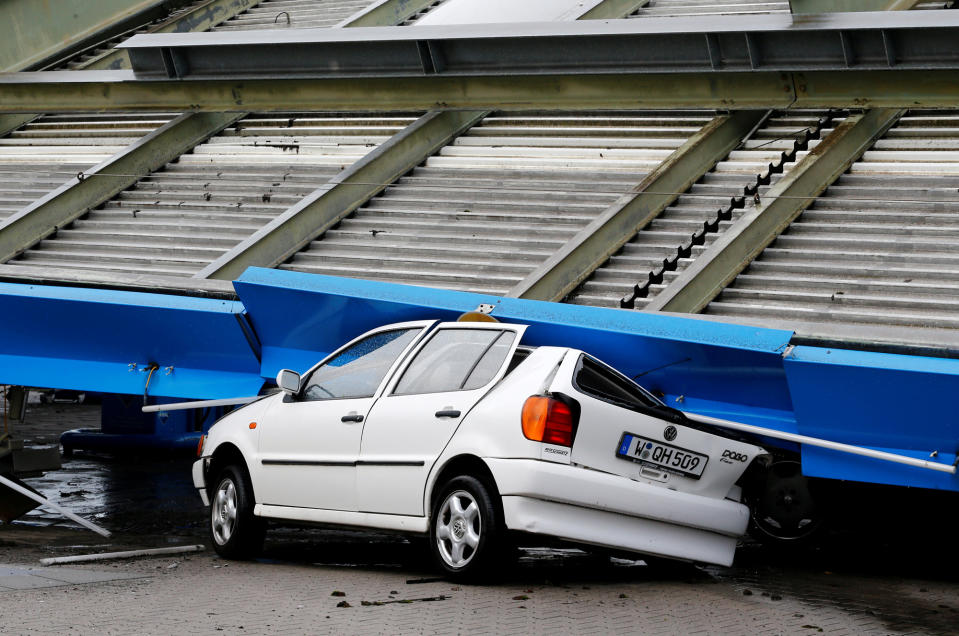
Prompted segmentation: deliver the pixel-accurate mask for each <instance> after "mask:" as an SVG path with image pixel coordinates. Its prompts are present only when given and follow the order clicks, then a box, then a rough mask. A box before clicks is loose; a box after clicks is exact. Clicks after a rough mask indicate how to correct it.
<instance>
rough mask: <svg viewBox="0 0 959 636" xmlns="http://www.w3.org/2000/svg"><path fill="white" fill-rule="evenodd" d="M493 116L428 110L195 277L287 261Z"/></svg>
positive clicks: (221, 275) (232, 273)
mask: <svg viewBox="0 0 959 636" xmlns="http://www.w3.org/2000/svg"><path fill="white" fill-rule="evenodd" d="M487 114H488V113H487V112H486V111H480V112H476V111H434V112H431V113H427V114H426V115H424V116H423V117H420V118H419V119H418V120H417V121H415V122H414V123H413V124H411V125H409V126H407V127H406V128H404V129H403V130H402V131H400V132H398V133H397V134H395V135H393V136H392V137H391V138H390V139H388V140H387V141H386V142H384V143H383V144H382V145H380V146H379V147H378V148H376V149H375V150H373V151H372V152H370V153H369V154H367V155H366V156H365V157H363V158H362V159H360V160H359V161H357V162H356V163H354V164H353V165H352V166H350V167H349V168H347V169H346V170H344V171H343V172H341V173H340V174H338V175H337V176H335V177H333V178H332V179H331V180H330V181H329V183H327V184H325V185H324V186H323V187H321V188H319V189H318V190H315V191H314V192H313V193H311V194H310V195H309V196H307V197H306V198H304V199H303V200H302V201H300V202H299V203H297V204H296V205H294V206H293V207H291V208H289V209H287V210H286V211H285V212H283V214H281V215H280V216H278V217H277V218H276V219H274V220H273V221H271V222H270V223H269V224H267V225H266V226H265V227H263V228H261V229H260V230H259V231H257V232H256V233H255V234H253V235H252V236H250V237H249V238H248V239H246V240H245V241H243V242H242V243H240V244H239V245H237V246H236V247H234V248H233V249H231V250H230V251H228V252H227V253H225V254H224V255H223V256H221V257H220V258H218V259H217V260H216V261H214V262H213V263H211V264H210V265H208V266H206V267H205V268H203V270H202V271H200V272H198V273H197V274H196V275H195V278H222V279H227V280H232V279H234V278H237V277H238V276H239V275H240V274H242V273H243V271H244V270H245V269H246V268H247V267H250V266H252V265H257V266H260V267H274V266H276V265H277V264H279V263H282V262H283V261H284V260H286V259H287V258H289V257H290V256H292V255H293V254H295V253H296V252H298V251H299V250H301V249H302V248H303V247H305V246H306V245H308V244H309V243H310V241H311V240H313V238H314V237H316V236H319V235H320V234H322V233H323V232H325V231H326V230H328V229H330V228H331V227H333V226H334V225H336V224H337V223H339V222H340V221H342V220H343V219H344V218H345V217H347V216H348V215H350V214H352V213H353V211H354V210H356V209H357V208H358V207H360V206H361V205H363V204H364V203H366V202H367V201H368V200H369V199H370V198H371V197H373V196H375V195H376V194H377V193H379V192H381V191H382V190H384V189H385V188H386V186H387V184H389V183H392V182H393V181H395V180H396V179H398V178H399V177H401V176H402V175H403V174H405V173H407V172H409V171H410V170H412V169H413V168H415V167H416V166H417V165H418V164H420V163H422V162H423V161H424V160H425V159H426V158H427V157H429V156H430V155H431V154H433V153H434V152H436V151H437V150H439V149H440V148H442V147H443V146H445V145H446V144H448V143H449V142H450V140H451V139H453V137H455V136H457V135H458V134H460V133H461V132H463V131H465V130H467V129H469V128H470V127H471V126H473V125H474V124H476V123H477V122H478V121H480V120H481V119H482V118H483V117H485V116H486V115H487Z"/></svg>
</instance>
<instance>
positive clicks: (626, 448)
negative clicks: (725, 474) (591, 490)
mask: <svg viewBox="0 0 959 636" xmlns="http://www.w3.org/2000/svg"><path fill="white" fill-rule="evenodd" d="M616 455H617V456H619V457H625V458H626V459H631V460H633V461H635V462H639V463H640V464H645V465H649V466H655V467H657V468H662V469H663V470H666V471H668V472H673V473H679V474H681V475H685V476H687V477H692V478H693V479H699V478H700V477H702V476H703V471H704V470H705V469H706V462H707V461H709V457H707V456H706V455H703V454H702V453H695V452H693V451H691V450H687V449H685V448H680V447H679V446H670V445H669V444H663V443H662V442H656V441H653V440H651V439H646V438H643V437H640V436H638V435H633V434H632V433H623V439H622V440H621V441H620V443H619V449H617V451H616Z"/></svg>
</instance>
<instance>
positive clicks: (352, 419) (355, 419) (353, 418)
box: [340, 413, 363, 422]
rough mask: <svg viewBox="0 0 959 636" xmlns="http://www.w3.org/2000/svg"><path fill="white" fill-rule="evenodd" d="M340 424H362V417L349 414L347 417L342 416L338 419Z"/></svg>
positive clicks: (356, 414)
mask: <svg viewBox="0 0 959 636" xmlns="http://www.w3.org/2000/svg"><path fill="white" fill-rule="evenodd" d="M340 421H341V422H362V421H363V416H362V415H360V414H359V413H350V414H349V415H344V416H343V417H341V418H340Z"/></svg>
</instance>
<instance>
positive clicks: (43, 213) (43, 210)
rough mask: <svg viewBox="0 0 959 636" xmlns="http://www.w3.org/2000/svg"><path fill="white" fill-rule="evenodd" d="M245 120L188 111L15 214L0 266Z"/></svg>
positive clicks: (0, 234)
mask: <svg viewBox="0 0 959 636" xmlns="http://www.w3.org/2000/svg"><path fill="white" fill-rule="evenodd" d="M239 118H240V115H239V114H236V113H187V114H183V115H180V116H179V117H177V118H176V119H174V120H173V121H171V122H169V123H167V124H165V125H163V126H161V127H160V128H158V129H156V130H154V131H153V132H151V133H149V134H147V135H146V136H144V137H143V138H142V139H140V140H139V141H138V142H136V143H134V144H131V145H130V146H128V147H127V148H125V149H124V150H123V151H121V152H120V153H118V154H117V155H115V156H114V157H112V158H110V159H108V160H107V161H105V162H103V163H101V164H100V165H98V166H94V167H93V168H91V169H90V170H88V171H86V172H84V173H81V175H78V176H77V177H75V178H73V179H71V180H69V181H67V182H66V183H64V184H63V185H62V186H60V187H59V188H57V189H56V190H53V191H52V192H49V193H48V194H47V195H46V196H44V197H42V198H40V199H38V200H37V201H34V202H33V203H32V204H30V205H28V206H27V207H25V208H23V209H21V210H20V211H18V212H16V213H14V214H13V215H11V216H10V217H9V218H7V219H6V220H5V221H4V222H3V223H0V263H2V262H6V261H8V260H10V259H11V258H14V257H15V256H17V255H18V254H19V253H21V252H23V251H24V250H26V249H27V248H29V247H30V246H31V245H34V244H35V243H36V242H37V241H40V240H41V239H43V238H45V237H47V236H49V235H50V234H52V233H54V232H56V231H57V229H58V228H60V227H63V226H65V225H67V224H69V223H72V222H73V221H75V220H77V219H78V218H80V217H81V216H83V215H84V214H86V213H87V212H89V211H90V210H92V209H94V208H96V207H97V206H99V205H101V204H103V203H104V202H106V201H108V200H109V199H110V198H111V197H113V196H115V195H116V194H118V193H119V192H122V191H123V190H125V189H126V188H129V187H130V186H131V185H133V184H134V183H136V181H137V180H138V179H139V178H141V177H143V176H144V175H147V174H149V173H150V172H153V171H154V170H158V169H160V168H161V167H163V165H164V164H166V163H167V162H169V161H172V160H174V159H176V158H177V157H179V156H180V155H181V154H183V153H184V152H186V151H188V150H190V149H191V148H193V147H194V146H195V145H197V144H198V143H201V142H203V141H205V140H206V139H207V138H209V137H210V136H211V135H213V134H216V133H217V132H219V131H220V130H222V129H224V128H226V127H227V126H229V125H230V124H232V123H234V122H235V121H236V120H237V119H239Z"/></svg>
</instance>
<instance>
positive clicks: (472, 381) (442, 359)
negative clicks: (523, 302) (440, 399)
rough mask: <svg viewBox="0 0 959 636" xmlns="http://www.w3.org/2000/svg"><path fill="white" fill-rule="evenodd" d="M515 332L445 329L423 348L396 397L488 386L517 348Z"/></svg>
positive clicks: (406, 374) (399, 385) (395, 391)
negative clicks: (512, 351)
mask: <svg viewBox="0 0 959 636" xmlns="http://www.w3.org/2000/svg"><path fill="white" fill-rule="evenodd" d="M514 338H515V334H514V333H513V332H511V331H498V330H491V329H441V330H439V331H438V332H436V333H435V334H434V335H433V337H432V338H430V341H429V342H427V343H426V345H424V346H423V348H422V349H420V351H419V353H417V354H416V358H414V359H413V361H412V362H411V363H410V365H409V366H408V367H407V368H406V371H405V372H404V373H403V377H402V378H400V381H399V382H398V383H397V385H396V389H395V390H394V391H393V394H394V395H416V394H420V393H443V392H446V391H468V390H470V389H478V388H480V387H483V386H486V384H488V383H489V382H490V380H492V379H493V377H494V376H495V375H496V373H497V371H499V370H500V368H502V366H503V362H504V361H505V360H506V356H507V355H508V354H509V351H510V349H511V348H512V345H513V339H514Z"/></svg>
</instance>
